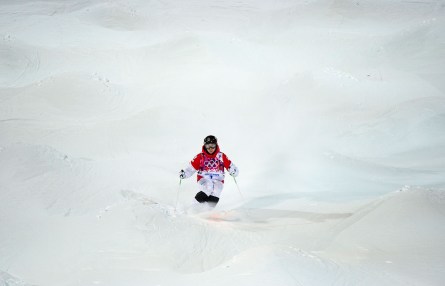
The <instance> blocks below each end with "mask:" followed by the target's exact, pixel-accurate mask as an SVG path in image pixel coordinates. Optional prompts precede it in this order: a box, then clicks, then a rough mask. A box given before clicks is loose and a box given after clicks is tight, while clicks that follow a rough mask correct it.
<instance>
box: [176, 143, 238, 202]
mask: <svg viewBox="0 0 445 286" xmlns="http://www.w3.org/2000/svg"><path fill="white" fill-rule="evenodd" d="M224 169H226V170H227V171H228V172H229V174H230V175H231V176H233V177H236V176H238V173H239V171H238V168H237V167H236V166H235V164H233V163H232V161H230V160H229V158H228V157H227V156H226V154H224V153H222V152H221V151H220V150H219V146H218V141H217V139H216V137H215V136H213V135H209V136H207V137H206V138H204V145H203V146H202V152H201V153H199V154H198V155H196V156H195V158H193V160H192V161H191V162H190V164H189V165H188V166H187V168H185V169H182V170H181V171H180V172H179V177H180V178H181V179H186V178H189V177H191V176H192V175H193V174H194V173H195V172H196V171H198V174H197V180H198V185H199V186H198V188H199V191H198V193H197V194H196V196H195V199H196V201H197V202H198V203H200V204H204V203H207V204H208V205H209V206H210V207H215V206H216V204H217V203H218V201H219V197H220V195H221V192H222V190H223V186H224Z"/></svg>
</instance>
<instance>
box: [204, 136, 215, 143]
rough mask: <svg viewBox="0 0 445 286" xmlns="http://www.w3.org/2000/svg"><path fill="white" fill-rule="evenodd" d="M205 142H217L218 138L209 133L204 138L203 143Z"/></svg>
mask: <svg viewBox="0 0 445 286" xmlns="http://www.w3.org/2000/svg"><path fill="white" fill-rule="evenodd" d="M205 144H218V140H217V139H216V137H215V136H213V135H209V136H207V137H206V138H204V145H205Z"/></svg>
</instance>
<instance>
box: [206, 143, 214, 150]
mask: <svg viewBox="0 0 445 286" xmlns="http://www.w3.org/2000/svg"><path fill="white" fill-rule="evenodd" d="M204 146H205V147H206V149H215V148H216V144H213V143H209V144H205V145H204Z"/></svg>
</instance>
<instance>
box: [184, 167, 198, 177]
mask: <svg viewBox="0 0 445 286" xmlns="http://www.w3.org/2000/svg"><path fill="white" fill-rule="evenodd" d="M195 172H196V169H195V168H193V166H192V164H189V165H188V166H187V168H185V169H184V173H185V178H190V177H191V176H192V175H193V174H194V173H195Z"/></svg>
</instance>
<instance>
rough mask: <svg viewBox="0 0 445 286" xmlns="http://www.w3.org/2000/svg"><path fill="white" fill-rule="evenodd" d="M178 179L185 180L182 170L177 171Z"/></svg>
mask: <svg viewBox="0 0 445 286" xmlns="http://www.w3.org/2000/svg"><path fill="white" fill-rule="evenodd" d="M179 178H181V179H185V178H186V177H185V172H184V170H181V171H179Z"/></svg>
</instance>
